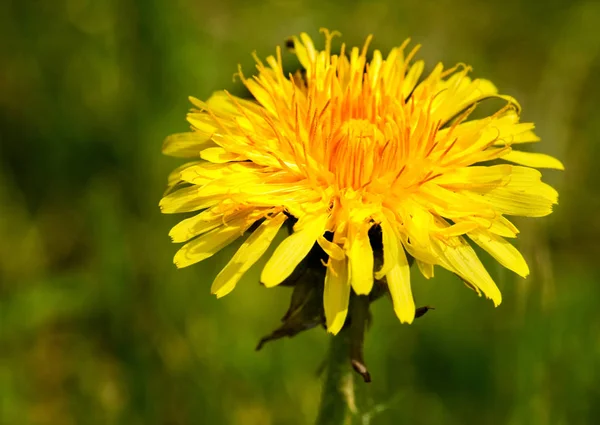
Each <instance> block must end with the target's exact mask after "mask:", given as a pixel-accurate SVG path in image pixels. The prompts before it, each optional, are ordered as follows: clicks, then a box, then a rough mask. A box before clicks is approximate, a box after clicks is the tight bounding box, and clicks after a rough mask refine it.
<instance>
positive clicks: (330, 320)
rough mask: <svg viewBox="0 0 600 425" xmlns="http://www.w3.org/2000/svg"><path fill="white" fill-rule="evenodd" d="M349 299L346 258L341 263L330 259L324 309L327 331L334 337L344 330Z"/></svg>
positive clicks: (326, 276)
mask: <svg viewBox="0 0 600 425" xmlns="http://www.w3.org/2000/svg"><path fill="white" fill-rule="evenodd" d="M349 297H350V283H349V282H348V263H347V261H346V258H344V259H343V260H341V261H340V260H335V259H333V258H330V259H329V263H328V265H327V274H326V275H325V289H324V292H323V307H324V309H325V321H326V323H327V331H328V332H331V333H332V334H334V335H335V334H337V333H338V332H339V331H340V330H341V329H342V327H343V326H344V322H345V321H346V315H347V314H348V299H349Z"/></svg>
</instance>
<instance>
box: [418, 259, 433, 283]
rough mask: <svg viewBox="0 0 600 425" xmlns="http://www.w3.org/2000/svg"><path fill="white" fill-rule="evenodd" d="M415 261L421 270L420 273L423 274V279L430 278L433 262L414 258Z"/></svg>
mask: <svg viewBox="0 0 600 425" xmlns="http://www.w3.org/2000/svg"><path fill="white" fill-rule="evenodd" d="M415 261H416V262H417V266H418V267H419V270H420V271H421V274H423V276H425V279H431V278H432V277H433V264H430V263H425V262H423V261H421V260H415Z"/></svg>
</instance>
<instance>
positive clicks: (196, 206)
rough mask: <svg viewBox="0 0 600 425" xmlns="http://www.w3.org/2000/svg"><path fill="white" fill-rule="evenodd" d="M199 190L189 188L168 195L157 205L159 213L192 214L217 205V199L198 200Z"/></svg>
mask: <svg viewBox="0 0 600 425" xmlns="http://www.w3.org/2000/svg"><path fill="white" fill-rule="evenodd" d="M199 190H200V187H198V186H191V187H184V188H183V189H179V190H176V191H175V192H172V193H169V194H168V195H167V196H164V197H163V198H162V199H161V200H160V202H159V204H158V205H159V207H160V210H161V212H162V213H163V214H173V213H179V212H192V211H198V210H202V209H204V208H208V207H212V206H213V205H216V204H218V203H219V201H220V200H219V199H218V198H199V197H198V191H199Z"/></svg>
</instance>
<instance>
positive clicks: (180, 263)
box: [173, 216, 253, 268]
mask: <svg viewBox="0 0 600 425" xmlns="http://www.w3.org/2000/svg"><path fill="white" fill-rule="evenodd" d="M252 222H253V221H251V220H249V219H248V216H244V217H241V218H239V219H237V220H233V221H231V222H230V223H229V224H228V225H227V226H223V227H219V228H217V229H214V230H212V231H210V232H208V233H205V234H203V235H202V236H199V237H197V238H196V239H194V240H192V241H191V242H188V243H187V244H185V245H184V246H183V247H182V248H181V249H180V250H179V251H177V254H175V258H174V260H173V262H174V263H175V265H176V266H177V267H179V268H182V267H187V266H189V265H192V264H194V263H197V262H199V261H202V260H205V259H207V258H209V257H211V256H213V255H214V254H215V253H217V252H218V251H220V250H221V249H223V248H225V247H226V246H227V245H229V244H230V243H231V242H233V241H234V240H236V239H237V238H239V237H240V236H242V234H243V233H244V232H245V231H246V229H248V227H250V225H251V224H252Z"/></svg>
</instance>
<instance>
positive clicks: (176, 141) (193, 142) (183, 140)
mask: <svg viewBox="0 0 600 425" xmlns="http://www.w3.org/2000/svg"><path fill="white" fill-rule="evenodd" d="M211 135H212V133H206V132H201V131H194V132H191V133H178V134H173V135H171V136H169V137H167V138H166V139H165V141H164V142H163V147H162V151H163V153H164V154H165V155H171V156H176V157H182V158H185V157H196V158H199V157H200V151H201V150H202V149H205V148H207V147H213V146H216V145H215V144H214V143H213V141H212V140H211V139H210V138H211Z"/></svg>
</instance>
